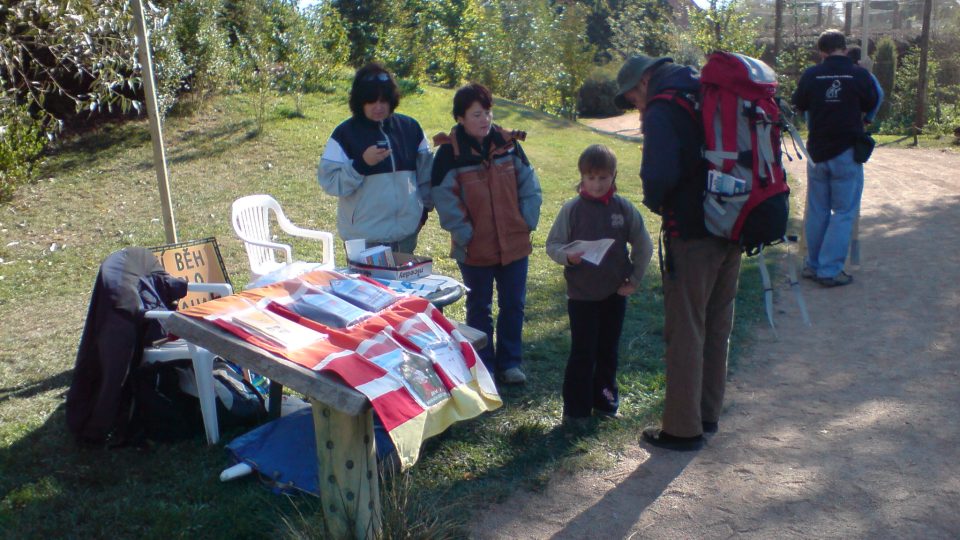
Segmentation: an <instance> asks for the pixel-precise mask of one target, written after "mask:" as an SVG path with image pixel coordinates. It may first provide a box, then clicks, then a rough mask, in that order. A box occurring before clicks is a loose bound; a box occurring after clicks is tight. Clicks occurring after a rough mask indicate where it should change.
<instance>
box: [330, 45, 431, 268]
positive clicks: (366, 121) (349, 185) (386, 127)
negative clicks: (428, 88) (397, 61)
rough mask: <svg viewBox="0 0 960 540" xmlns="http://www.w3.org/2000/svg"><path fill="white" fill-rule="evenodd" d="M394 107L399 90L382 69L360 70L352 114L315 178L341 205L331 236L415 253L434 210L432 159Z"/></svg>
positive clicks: (416, 127)
mask: <svg viewBox="0 0 960 540" xmlns="http://www.w3.org/2000/svg"><path fill="white" fill-rule="evenodd" d="M399 104H400V90H399V88H398V87H397V83H396V81H394V79H393V75H391V74H390V73H389V72H388V71H387V70H386V69H384V67H383V65H382V64H380V63H377V62H373V63H370V64H367V65H365V66H363V67H362V68H360V69H358V70H357V72H356V75H355V76H354V78H353V87H352V88H351V89H350V111H351V112H352V113H353V116H351V117H350V118H348V119H347V120H345V121H344V122H342V123H341V124H340V125H339V126H337V127H336V129H334V130H333V134H332V135H330V139H329V140H328V141H327V146H326V148H325V149H324V152H323V157H321V158H320V166H319V169H318V171H317V180H318V181H319V183H320V187H321V188H323V191H325V192H326V193H328V194H330V195H333V196H335V197H339V199H340V200H339V201H338V204H337V232H338V233H339V234H340V237H341V238H342V239H343V240H344V241H346V240H355V239H364V240H366V244H367V246H368V247H369V246H377V245H385V246H390V248H391V250H392V251H394V252H401V253H413V252H414V250H415V249H416V247H417V235H418V233H419V232H420V229H421V228H422V227H423V224H424V223H425V222H426V220H427V213H428V212H429V211H430V209H431V208H432V207H433V203H432V202H431V200H430V166H431V162H432V156H431V154H430V146H429V144H428V143H427V139H426V137H425V136H424V134H423V129H421V128H420V124H418V123H417V121H416V120H414V119H413V118H410V117H409V116H404V115H402V114H398V113H396V112H394V111H396V109H397V106H398V105H399Z"/></svg>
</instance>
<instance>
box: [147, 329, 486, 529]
mask: <svg viewBox="0 0 960 540" xmlns="http://www.w3.org/2000/svg"><path fill="white" fill-rule="evenodd" d="M165 326H166V328H167V330H168V331H169V332H170V333H172V334H174V335H177V336H180V337H181V338H183V339H185V340H187V341H189V342H191V343H193V344H195V345H199V346H200V347H203V348H205V349H207V350H208V351H210V352H212V353H214V354H216V355H218V356H222V357H224V358H229V359H230V361H232V362H234V363H236V364H238V365H240V366H242V367H244V368H247V369H250V370H252V371H254V372H256V373H258V374H260V375H263V376H265V377H267V378H269V379H270V381H271V388H270V408H271V412H272V413H274V414H276V415H279V410H280V409H279V406H280V394H281V393H282V387H283V386H286V387H288V388H291V389H293V390H296V391H297V392H300V393H301V394H303V395H305V396H306V397H307V398H308V399H309V401H310V404H311V406H312V409H313V424H314V427H315V431H316V439H317V460H318V472H319V477H320V478H319V483H318V486H319V489H320V499H321V501H322V503H323V513H324V517H325V518H326V522H327V526H328V527H329V529H330V531H331V533H332V534H333V536H334V538H373V537H374V536H375V534H376V532H377V531H379V529H380V524H379V516H380V487H379V477H378V472H377V455H376V448H375V446H374V439H373V409H372V408H371V406H370V402H369V401H368V400H367V398H366V396H364V395H363V394H361V393H360V392H358V391H356V390H354V389H353V388H350V387H349V386H347V385H345V384H343V383H342V382H340V381H339V380H338V379H336V378H334V377H332V376H330V375H328V374H326V373H323V372H319V371H313V370H311V369H307V368H305V367H303V366H301V365H299V364H296V363H294V362H291V361H289V360H287V359H285V358H282V357H280V356H277V355H274V354H273V353H270V352H269V351H266V350H264V349H261V348H260V347H257V346H256V345H253V344H251V343H248V342H246V341H244V340H242V339H240V338H238V337H237V336H235V335H233V334H231V333H230V332H227V331H226V330H224V329H222V328H220V327H218V326H216V325H214V324H212V323H210V322H207V321H205V320H202V319H197V318H194V317H188V316H186V315H182V314H180V313H174V314H173V315H171V316H170V318H169V319H167V320H166V322H165ZM459 330H460V331H461V332H462V333H463V334H464V337H466V338H467V339H468V340H470V341H471V342H472V343H473V344H474V346H477V347H482V346H483V344H485V343H486V335H485V334H484V333H483V332H480V331H479V330H476V329H474V328H471V327H469V326H465V325H459Z"/></svg>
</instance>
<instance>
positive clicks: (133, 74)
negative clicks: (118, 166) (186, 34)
mask: <svg viewBox="0 0 960 540" xmlns="http://www.w3.org/2000/svg"><path fill="white" fill-rule="evenodd" d="M168 14H169V12H168V10H167V9H166V8H164V7H162V6H151V7H150V8H149V9H146V10H145V13H144V15H145V17H146V19H147V26H148V29H149V30H150V32H151V35H150V38H151V46H152V50H153V57H154V62H155V64H156V75H157V79H158V81H157V93H158V94H159V96H158V98H159V105H160V109H161V112H163V111H166V110H167V109H168V108H169V107H170V106H171V105H173V102H174V99H175V95H176V93H177V92H178V91H179V89H180V81H181V80H182V79H183V78H184V75H185V74H186V66H185V65H184V63H183V59H182V57H181V55H180V51H179V49H178V48H177V46H176V41H175V39H174V35H173V32H172V31H171V28H170V26H169V24H168ZM132 28H133V26H132V17H131V8H130V5H129V2H128V1H126V0H103V1H99V2H63V1H56V0H22V1H13V0H3V2H2V3H0V87H2V88H3V89H5V90H7V91H9V92H12V94H13V95H14V96H15V98H16V99H17V100H20V101H25V102H28V103H30V104H31V105H32V106H35V107H36V108H37V109H38V110H40V111H43V113H45V115H46V118H47V120H48V121H49V120H53V119H57V120H63V119H65V118H68V117H70V116H72V115H75V114H76V113H77V112H79V111H81V110H84V111H88V112H89V113H96V112H99V111H101V110H106V111H113V110H114V109H119V110H122V111H126V110H127V109H128V108H129V107H130V106H131V105H132V106H134V107H136V108H139V107H140V96H141V95H142V88H141V87H140V66H139V61H138V59H137V56H136V50H137V45H136V37H135V35H134V32H133V31H132V30H131V29H132ZM49 125H50V124H49V123H48V126H49Z"/></svg>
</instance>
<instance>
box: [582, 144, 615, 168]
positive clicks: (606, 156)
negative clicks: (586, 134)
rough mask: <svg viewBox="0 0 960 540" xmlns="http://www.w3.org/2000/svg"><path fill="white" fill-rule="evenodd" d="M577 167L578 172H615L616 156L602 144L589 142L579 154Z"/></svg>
mask: <svg viewBox="0 0 960 540" xmlns="http://www.w3.org/2000/svg"><path fill="white" fill-rule="evenodd" d="M577 168H578V169H580V174H587V173H590V172H600V171H603V172H611V173H615V172H617V156H616V155H615V154H614V153H613V150H610V149H609V148H607V147H606V146H604V145H602V144H591V145H590V146H588V147H587V148H586V149H585V150H584V151H583V153H581V154H580V160H579V161H577Z"/></svg>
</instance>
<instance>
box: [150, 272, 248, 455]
mask: <svg viewBox="0 0 960 540" xmlns="http://www.w3.org/2000/svg"><path fill="white" fill-rule="evenodd" d="M187 290H189V291H191V292H207V293H216V294H219V295H221V296H230V295H231V294H233V287H231V286H230V284H228V283H190V284H188V285H187ZM173 313H174V312H173V311H167V310H158V309H155V310H151V311H147V312H146V313H144V314H143V316H144V318H147V319H158V320H160V323H161V324H163V319H166V318H167V317H169V316H170V315H172V314H173ZM215 357H216V356H215V355H214V354H213V353H211V352H210V351H208V350H206V349H204V348H202V347H197V346H196V345H194V344H193V343H189V342H186V341H184V340H182V339H177V340H175V341H169V342H167V343H164V344H162V345H159V346H153V345H150V346H147V347H144V349H143V359H142V360H141V362H142V363H143V364H157V363H162V362H172V361H174V360H183V359H186V358H189V359H190V360H191V362H192V363H193V373H194V376H195V377H196V383H197V397H198V398H199V399H200V413H201V414H202V416H203V429H204V431H205V432H206V435H207V444H211V445H213V444H217V442H218V441H219V440H220V425H219V423H218V422H217V396H216V394H215V390H214V386H213V359H214V358H215Z"/></svg>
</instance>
